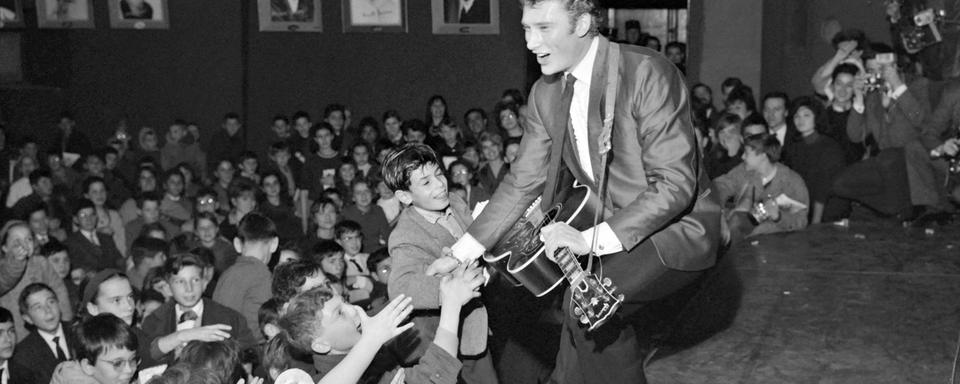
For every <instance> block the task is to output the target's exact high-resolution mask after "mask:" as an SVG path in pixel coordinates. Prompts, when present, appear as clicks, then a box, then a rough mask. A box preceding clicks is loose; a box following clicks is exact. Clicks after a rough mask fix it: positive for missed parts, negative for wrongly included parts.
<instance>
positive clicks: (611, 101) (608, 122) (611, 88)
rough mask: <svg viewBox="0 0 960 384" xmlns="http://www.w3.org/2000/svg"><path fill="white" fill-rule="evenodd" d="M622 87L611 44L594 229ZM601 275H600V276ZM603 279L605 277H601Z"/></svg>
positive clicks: (604, 193) (615, 50)
mask: <svg viewBox="0 0 960 384" xmlns="http://www.w3.org/2000/svg"><path fill="white" fill-rule="evenodd" d="M619 87H620V44H617V43H614V42H612V41H611V42H610V49H609V50H608V51H607V89H606V93H605V94H604V99H603V104H604V111H603V128H602V129H601V130H600V136H599V138H598V140H597V142H598V144H599V147H600V164H602V166H601V167H600V178H599V179H597V189H599V191H597V193H598V196H600V207H598V209H596V214H595V215H594V217H593V227H594V228H596V227H597V224H600V216H601V215H602V213H603V211H604V210H605V208H606V206H607V205H606V204H607V191H608V187H607V171H608V170H609V168H610V164H609V163H608V162H607V153H609V152H610V149H611V148H612V142H611V141H612V140H611V134H612V132H613V118H614V109H615V107H616V105H617V90H618V89H619ZM597 232H598V231H596V230H594V231H593V236H592V239H591V240H590V253H591V255H592V254H593V253H594V251H595V250H596V249H597V248H596V247H597ZM587 271H588V272H592V271H593V257H592V256H591V257H587ZM598 275H599V274H598ZM600 277H601V278H602V277H603V276H600Z"/></svg>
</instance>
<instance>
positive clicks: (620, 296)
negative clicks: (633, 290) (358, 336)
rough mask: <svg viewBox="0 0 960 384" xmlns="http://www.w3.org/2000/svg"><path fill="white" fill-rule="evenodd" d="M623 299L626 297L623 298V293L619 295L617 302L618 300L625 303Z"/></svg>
mask: <svg viewBox="0 0 960 384" xmlns="http://www.w3.org/2000/svg"><path fill="white" fill-rule="evenodd" d="M623 299H625V297H624V296H623V294H622V293H621V294H619V295H617V300H618V301H623Z"/></svg>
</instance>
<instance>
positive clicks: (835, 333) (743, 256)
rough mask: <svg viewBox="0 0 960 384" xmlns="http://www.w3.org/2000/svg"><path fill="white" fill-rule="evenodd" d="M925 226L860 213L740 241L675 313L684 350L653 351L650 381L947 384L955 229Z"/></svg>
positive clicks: (956, 282)
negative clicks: (843, 221)
mask: <svg viewBox="0 0 960 384" xmlns="http://www.w3.org/2000/svg"><path fill="white" fill-rule="evenodd" d="M933 229H934V233H933V234H928V233H926V231H925V230H924V229H912V228H911V229H905V228H902V227H901V226H899V225H897V224H896V223H894V222H892V221H881V220H879V219H866V220H854V221H853V222H851V224H850V226H849V227H848V228H845V227H839V226H834V225H830V224H826V225H819V226H814V227H811V228H809V229H808V230H806V231H804V232H798V233H791V234H778V235H770V236H765V237H760V238H756V239H752V240H751V239H748V240H747V241H745V243H744V244H742V245H740V246H738V247H736V248H735V249H732V250H731V251H730V252H729V253H728V254H726V256H725V257H724V259H723V260H722V262H723V264H722V265H721V266H720V268H719V269H720V270H721V272H722V273H719V274H718V275H717V276H716V278H715V279H713V281H711V282H709V283H708V284H707V289H704V290H703V291H702V292H701V294H700V296H699V297H698V298H697V299H695V300H694V302H695V303H696V304H697V305H696V306H695V307H694V309H688V311H687V313H686V315H684V317H685V320H684V321H683V326H682V329H681V330H680V331H679V332H677V334H678V335H679V336H675V337H673V338H671V339H672V340H674V343H672V344H674V345H677V344H684V343H686V346H683V345H677V346H675V347H666V348H662V349H661V350H659V351H658V352H657V353H656V354H655V355H654V357H653V359H652V361H651V362H650V363H649V365H648V366H647V376H648V378H649V380H650V382H651V383H898V384H899V383H924V384H927V383H949V382H950V377H951V374H953V373H952V370H953V365H954V364H955V354H956V352H957V344H958V336H960V225H958V224H952V225H950V226H946V227H938V226H934V228H933ZM689 335H693V336H689ZM677 340H680V341H679V342H678V341H677ZM957 383H960V378H958V380H957Z"/></svg>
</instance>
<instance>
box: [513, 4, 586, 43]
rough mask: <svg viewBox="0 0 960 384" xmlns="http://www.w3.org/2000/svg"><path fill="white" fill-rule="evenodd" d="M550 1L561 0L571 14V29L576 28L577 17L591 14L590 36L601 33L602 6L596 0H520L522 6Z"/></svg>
mask: <svg viewBox="0 0 960 384" xmlns="http://www.w3.org/2000/svg"><path fill="white" fill-rule="evenodd" d="M550 1H560V2H561V3H562V4H563V6H564V8H566V9H567V13H568V14H570V29H571V30H573V28H576V25H577V19H578V18H580V16H582V15H583V14H589V15H590V32H588V33H587V34H588V35H589V36H590V37H593V36H596V35H599V34H600V6H599V5H597V1H596V0H520V6H521V7H524V6H530V7H533V6H537V5H539V4H542V3H546V2H550Z"/></svg>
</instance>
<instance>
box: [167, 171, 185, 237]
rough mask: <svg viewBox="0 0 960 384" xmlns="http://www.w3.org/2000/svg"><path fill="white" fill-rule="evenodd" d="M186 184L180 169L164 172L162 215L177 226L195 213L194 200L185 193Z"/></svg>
mask: <svg viewBox="0 0 960 384" xmlns="http://www.w3.org/2000/svg"><path fill="white" fill-rule="evenodd" d="M184 184H185V183H184V177H183V174H182V173H180V170H179V169H176V168H172V169H170V170H168V171H166V172H164V173H163V192H164V193H163V200H161V201H160V215H161V216H162V217H164V218H166V219H167V220H169V221H170V223H172V224H173V225H175V226H177V227H179V226H180V225H182V224H183V223H185V222H186V221H188V220H190V217H191V215H192V214H193V202H192V201H190V198H188V197H186V195H185V194H184V192H185V188H184ZM171 235H172V234H171Z"/></svg>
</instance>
